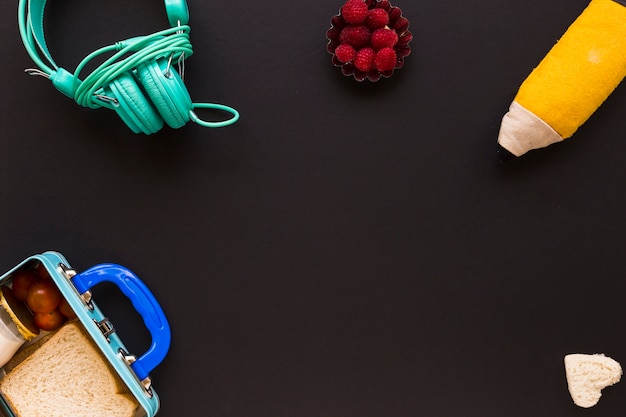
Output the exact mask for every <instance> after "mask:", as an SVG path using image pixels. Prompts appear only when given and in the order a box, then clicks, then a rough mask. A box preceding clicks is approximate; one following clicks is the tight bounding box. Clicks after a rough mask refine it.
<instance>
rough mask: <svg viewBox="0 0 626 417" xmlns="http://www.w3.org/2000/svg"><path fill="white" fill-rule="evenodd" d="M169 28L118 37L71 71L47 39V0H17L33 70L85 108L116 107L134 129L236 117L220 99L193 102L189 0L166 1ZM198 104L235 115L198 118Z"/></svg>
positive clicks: (153, 129)
mask: <svg viewBox="0 0 626 417" xmlns="http://www.w3.org/2000/svg"><path fill="white" fill-rule="evenodd" d="M164 2H165V11H166V13H167V19H168V21H169V23H170V26H171V27H170V28H167V29H164V30H161V31H159V32H156V33H152V34H150V35H147V36H138V37H134V38H130V39H126V40H123V41H119V42H116V43H115V44H112V45H107V46H104V47H101V48H99V49H97V50H96V51H94V52H92V53H90V54H89V55H87V56H86V57H85V58H84V59H83V60H82V61H81V62H80V63H79V64H78V66H77V67H76V70H75V71H74V73H70V72H69V71H67V70H66V69H64V68H61V67H59V66H58V65H57V64H56V62H54V59H53V58H52V55H51V54H50V51H49V50H48V45H47V44H46V39H45V35H44V10H45V7H46V0H19V7H18V23H19V30H20V36H21V37H22V41H23V43H24V46H25V47H26V51H27V52H28V54H29V55H30V57H31V58H32V60H33V61H34V62H35V64H36V65H37V66H38V67H39V70H36V69H29V70H26V72H27V73H29V74H31V75H43V76H45V77H46V78H48V79H49V80H50V81H51V82H52V85H53V86H54V87H55V88H56V89H57V90H59V91H60V92H61V93H63V94H64V95H66V96H68V97H69V98H72V99H74V100H75V101H76V102H77V103H78V104H80V105H81V106H83V107H89V108H92V109H96V108H101V107H105V108H108V109H111V110H114V111H115V112H117V113H118V115H119V116H120V117H121V118H122V120H123V121H124V122H125V123H126V124H127V125H128V127H130V129H131V130H133V131H134V132H135V133H140V132H142V133H145V134H151V133H155V132H156V131H158V130H159V129H160V128H161V127H162V126H163V123H164V122H165V123H167V124H168V125H169V126H170V127H173V128H178V127H181V126H183V125H184V124H185V123H186V122H187V121H189V120H191V121H193V122H195V123H197V124H199V125H201V126H205V127H222V126H227V125H230V124H232V123H234V122H236V121H237V120H238V118H239V113H238V112H237V110H235V109H233V108H231V107H228V106H224V105H221V104H212V103H193V102H192V101H191V97H190V96H189V92H188V91H187V88H186V87H185V84H184V81H183V79H182V77H181V76H180V75H179V74H178V73H177V72H176V71H175V69H174V68H173V67H172V65H175V64H178V68H179V71H180V73H181V74H182V75H184V61H185V59H187V58H188V57H190V56H191V55H192V54H193V49H192V47H191V43H190V41H189V32H190V30H191V29H190V27H189V26H188V25H187V23H188V21H189V10H188V8H187V3H186V0H164ZM102 55H109V57H108V58H106V59H105V60H104V62H102V63H101V64H99V65H98V66H97V67H96V68H95V69H94V70H93V71H91V72H90V73H89V74H86V76H85V78H84V80H83V79H81V78H82V77H81V72H83V70H84V69H85V67H86V66H87V64H88V63H89V62H92V60H93V59H94V58H96V57H98V56H102ZM196 108H208V109H213V110H218V111H225V112H227V113H230V114H231V116H232V117H231V118H230V119H227V120H224V121H217V122H209V121H203V120H201V119H199V118H198V117H197V116H196V114H195V113H194V109H196Z"/></svg>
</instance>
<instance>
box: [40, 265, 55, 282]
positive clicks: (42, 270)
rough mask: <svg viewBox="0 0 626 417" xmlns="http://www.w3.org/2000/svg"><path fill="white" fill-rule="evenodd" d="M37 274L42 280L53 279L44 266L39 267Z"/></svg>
mask: <svg viewBox="0 0 626 417" xmlns="http://www.w3.org/2000/svg"><path fill="white" fill-rule="evenodd" d="M37 272H39V276H40V277H41V279H52V278H51V277H50V273H49V272H48V270H47V269H46V267H45V266H43V264H39V265H37Z"/></svg>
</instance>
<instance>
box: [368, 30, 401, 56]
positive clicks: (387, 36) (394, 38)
mask: <svg viewBox="0 0 626 417" xmlns="http://www.w3.org/2000/svg"><path fill="white" fill-rule="evenodd" d="M371 43H372V48H374V50H375V51H378V50H379V49H382V48H386V47H390V48H393V47H394V46H396V43H398V34H397V33H396V31H395V30H393V29H386V28H382V29H376V30H375V31H374V33H372V39H371Z"/></svg>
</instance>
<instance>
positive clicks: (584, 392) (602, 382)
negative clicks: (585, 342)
mask: <svg viewBox="0 0 626 417" xmlns="http://www.w3.org/2000/svg"><path fill="white" fill-rule="evenodd" d="M564 362H565V376H566V377H567V387H568V389H569V393H570V395H571V396H572V399H573V400H574V404H576V405H577V406H579V407H583V408H589V407H593V406H594V405H596V404H597V403H598V401H599V400H600V397H601V396H602V392H601V391H602V390H603V389H604V388H606V387H608V386H610V385H613V384H616V383H618V382H619V380H620V379H621V377H622V367H621V366H620V364H619V363H618V362H617V361H615V360H614V359H611V358H609V357H608V356H605V355H604V354H601V353H598V354H593V355H587V354H582V353H576V354H571V355H566V356H565V359H564Z"/></svg>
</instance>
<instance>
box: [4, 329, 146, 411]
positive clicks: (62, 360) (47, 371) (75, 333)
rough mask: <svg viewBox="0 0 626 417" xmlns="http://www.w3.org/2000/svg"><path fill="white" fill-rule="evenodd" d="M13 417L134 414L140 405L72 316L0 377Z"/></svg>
mask: <svg viewBox="0 0 626 417" xmlns="http://www.w3.org/2000/svg"><path fill="white" fill-rule="evenodd" d="M0 393H2V395H3V397H4V398H5V399H6V400H7V401H8V403H9V404H10V406H11V408H12V410H13V412H14V414H15V415H16V416H17V417H133V416H134V415H135V410H136V409H137V407H138V406H139V405H138V403H137V401H136V400H135V398H134V397H133V396H132V395H131V394H130V392H129V391H128V389H127V388H126V387H125V386H124V385H123V383H122V382H121V381H120V379H119V378H118V377H117V374H115V373H114V371H113V369H112V368H111V366H110V365H109V364H108V363H107V362H106V359H105V358H103V356H102V353H101V352H100V350H99V349H98V347H97V346H96V345H95V343H94V342H93V341H92V340H91V338H90V337H89V335H88V334H87V332H86V331H85V329H83V327H82V325H81V324H80V323H79V322H78V321H76V320H74V321H70V322H68V323H66V324H64V325H63V326H62V327H61V328H60V329H58V330H56V331H55V333H54V334H52V335H51V336H50V337H49V338H48V339H47V340H45V341H44V342H43V343H41V344H40V345H39V346H38V348H37V349H36V350H34V351H32V352H31V353H30V354H29V355H27V357H26V358H24V359H23V360H22V361H21V362H20V363H19V364H17V365H16V366H15V367H14V368H12V369H11V370H10V371H9V372H8V373H7V375H6V376H5V377H4V378H3V379H2V380H0Z"/></svg>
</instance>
